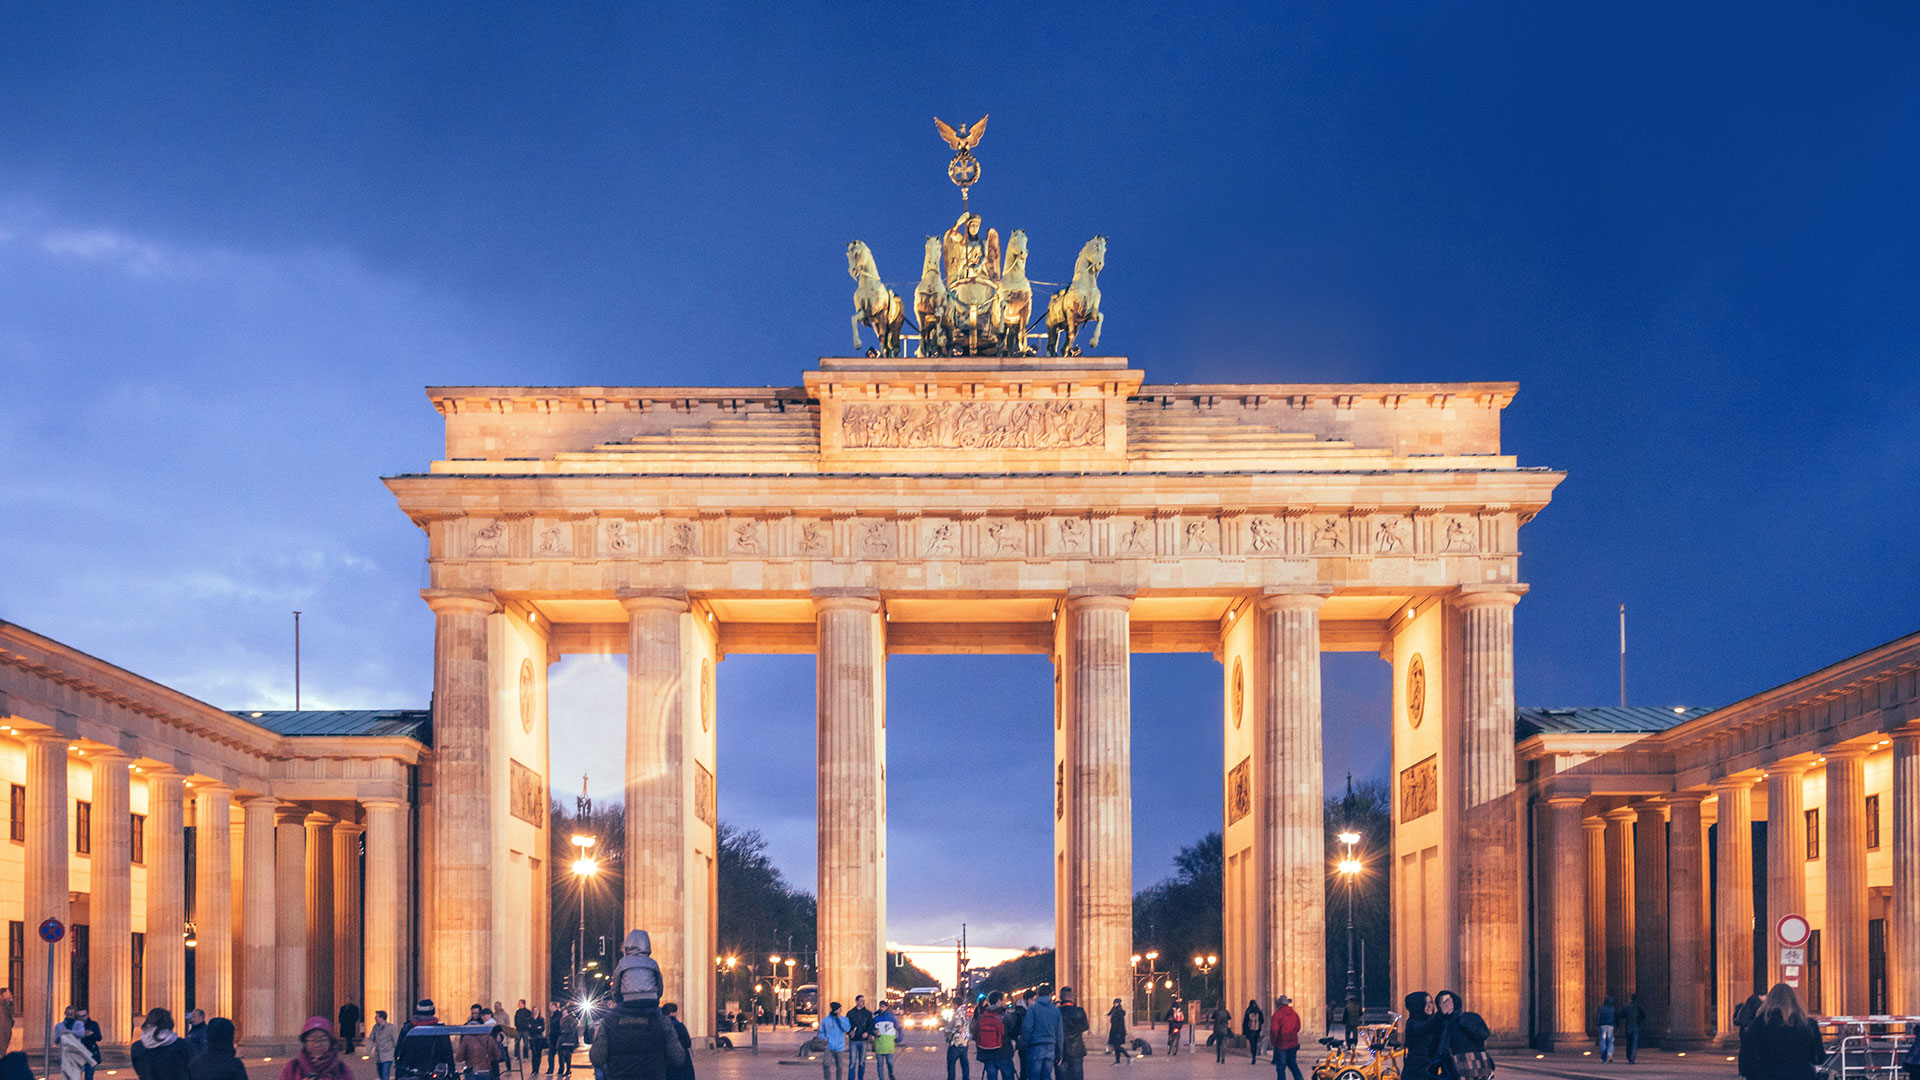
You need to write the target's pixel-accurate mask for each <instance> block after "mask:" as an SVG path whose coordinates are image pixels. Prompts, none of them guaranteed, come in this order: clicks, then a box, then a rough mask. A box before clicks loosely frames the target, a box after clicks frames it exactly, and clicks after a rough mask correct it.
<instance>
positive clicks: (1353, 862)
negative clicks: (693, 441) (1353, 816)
mask: <svg viewBox="0 0 1920 1080" xmlns="http://www.w3.org/2000/svg"><path fill="white" fill-rule="evenodd" d="M1340 842H1341V843H1342V844H1345V845H1346V846H1347V852H1346V854H1345V855H1344V856H1342V857H1341V859H1340V876H1341V877H1343V878H1345V879H1346V881H1347V999H1348V1000H1354V995H1355V994H1356V993H1358V988H1357V987H1356V986H1355V985H1354V967H1353V885H1354V882H1355V880H1356V879H1358V878H1359V876H1360V869H1361V867H1360V856H1359V855H1358V854H1356V853H1355V852H1354V846H1355V845H1357V844H1359V843H1360V834H1359V833H1357V832H1354V831H1353V830H1352V829H1348V830H1346V831H1344V832H1342V833H1341V834H1340ZM1341 1004H1342V1006H1344V1005H1345V1004H1346V1002H1344V1001H1343V1002H1342V1003H1341Z"/></svg>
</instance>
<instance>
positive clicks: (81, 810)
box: [73, 799, 93, 855]
mask: <svg viewBox="0 0 1920 1080" xmlns="http://www.w3.org/2000/svg"><path fill="white" fill-rule="evenodd" d="M73 852H74V854H76V855H91V854H93V804H92V803H90V802H85V801H82V800H78V799H76V800H74V804H73Z"/></svg>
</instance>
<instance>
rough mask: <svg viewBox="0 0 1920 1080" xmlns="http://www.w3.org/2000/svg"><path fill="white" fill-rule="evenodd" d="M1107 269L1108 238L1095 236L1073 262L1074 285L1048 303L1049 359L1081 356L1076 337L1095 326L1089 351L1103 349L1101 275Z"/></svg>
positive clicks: (1057, 294) (1055, 294) (1058, 293)
mask: <svg viewBox="0 0 1920 1080" xmlns="http://www.w3.org/2000/svg"><path fill="white" fill-rule="evenodd" d="M1106 266H1107V238H1106V237H1105V236H1096V237H1094V238H1093V239H1091V240H1089V241H1087V243H1086V246H1085V247H1082V248H1081V249H1080V256H1079V258H1077V259H1075V260H1074V261H1073V283H1072V284H1071V285H1068V286H1067V287H1066V288H1064V289H1061V290H1060V291H1059V292H1057V293H1054V294H1053V298H1052V299H1051V300H1048V301H1047V355H1048V356H1078V355H1080V346H1079V345H1077V344H1075V343H1074V340H1073V339H1074V337H1075V336H1076V335H1078V334H1079V333H1080V328H1081V327H1082V326H1085V325H1086V324H1088V323H1092V324H1093V336H1092V337H1091V338H1089V339H1088V340H1087V348H1089V349H1097V348H1099V347H1100V327H1101V324H1102V322H1103V321H1104V320H1103V319H1102V318H1101V316H1100V271H1102V270H1104V269H1106Z"/></svg>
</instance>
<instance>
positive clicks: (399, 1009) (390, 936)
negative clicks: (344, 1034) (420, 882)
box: [361, 799, 411, 1019]
mask: <svg viewBox="0 0 1920 1080" xmlns="http://www.w3.org/2000/svg"><path fill="white" fill-rule="evenodd" d="M361 805H362V806H364V807H365V808H366V811H367V896H366V903H365V905H364V908H365V912H366V917H365V924H366V950H367V952H366V983H367V989H366V995H367V996H366V1000H365V1001H364V1002H362V1003H361V1011H362V1012H364V1013H365V1014H366V1015H367V1016H372V1015H373V1011H374V1010H375V1009H385V1010H387V1016H388V1018H389V1019H391V1018H393V1017H397V1016H400V1015H401V1014H402V1013H404V1012H407V1011H410V1010H411V1003H410V1002H408V1001H407V1000H406V990H405V987H406V980H405V978H404V974H403V973H404V971H405V963H404V959H405V956H406V945H405V941H406V938H405V934H404V929H403V928H404V926H405V918H406V911H407V896H406V880H407V872H406V863H405V857H404V855H403V852H404V851H405V850H406V823H407V807H406V804H405V803H403V802H401V801H400V800H399V799H368V800H367V801H366V802H364V803H362V804H361Z"/></svg>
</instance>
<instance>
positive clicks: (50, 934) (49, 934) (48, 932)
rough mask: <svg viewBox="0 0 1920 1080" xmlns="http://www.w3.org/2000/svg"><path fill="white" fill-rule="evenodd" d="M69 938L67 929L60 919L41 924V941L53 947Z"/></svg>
mask: <svg viewBox="0 0 1920 1080" xmlns="http://www.w3.org/2000/svg"><path fill="white" fill-rule="evenodd" d="M66 936H67V927H66V924H65V923H62V922H61V921H60V920H59V919H48V920H47V921H46V922H43V923H41V924H40V940H41V941H44V942H46V943H47V944H49V945H51V944H53V943H54V942H56V941H59V940H60V939H61V938H63V937H66Z"/></svg>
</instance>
